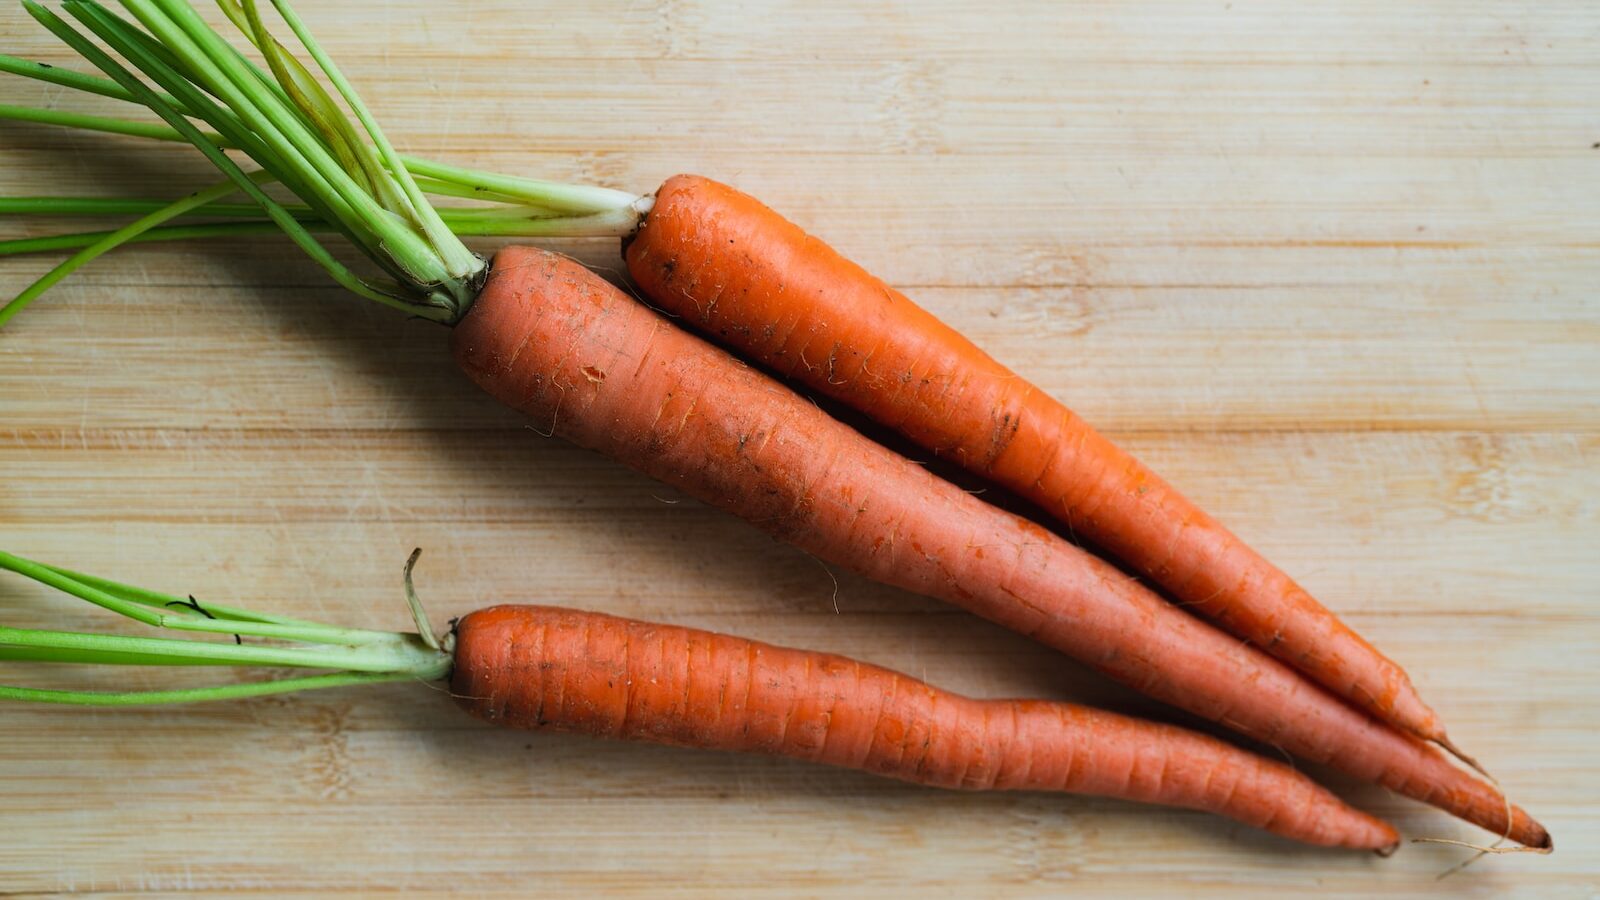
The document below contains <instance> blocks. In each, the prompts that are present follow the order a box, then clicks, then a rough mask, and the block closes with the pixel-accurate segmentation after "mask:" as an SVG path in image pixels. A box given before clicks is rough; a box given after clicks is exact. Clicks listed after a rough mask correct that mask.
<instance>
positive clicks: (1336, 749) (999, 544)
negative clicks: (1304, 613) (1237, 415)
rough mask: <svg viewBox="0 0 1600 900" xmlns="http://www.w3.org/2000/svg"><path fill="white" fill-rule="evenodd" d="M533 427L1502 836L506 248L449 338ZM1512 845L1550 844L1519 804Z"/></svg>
mask: <svg viewBox="0 0 1600 900" xmlns="http://www.w3.org/2000/svg"><path fill="white" fill-rule="evenodd" d="M451 348H452V352H453V354H454V356H455V359H456V361H457V363H458V364H459V365H460V366H461V368H462V369H463V370H464V371H465V372H466V373H467V374H468V375H469V376H470V377H471V378H472V379H473V380H474V381H476V382H477V383H478V384H479V385H480V386H482V387H483V388H484V389H485V390H487V391H488V392H489V393H491V394H493V395H494V396H495V397H497V398H499V399H500V400H502V401H503V402H505V403H506V404H508V405H510V406H512V407H515V408H516V409H519V410H521V411H523V412H524V413H527V414H528V415H529V416H530V417H531V418H532V420H533V421H534V422H535V423H536V425H537V427H538V428H539V429H540V430H541V431H542V432H548V433H550V434H555V435H560V436H561V437H564V438H566V439H568V440H570V441H572V442H574V443H576V444H578V445H580V446H583V447H588V448H590V449H594V450H598V451H600V452H601V453H604V454H606V455H607V456H610V457H612V458H614V459H616V460H618V461H620V462H622V463H624V464H626V465H628V466H631V467H633V468H634V469H637V470H639V471H641V472H644V473H646V474H648V475H650V476H652V477H654V478H657V479H659V480H661V481H664V482H666V483H668V484H671V485H674V486H676V487H677V488H679V489H680V490H682V491H684V492H685V493H687V494H690V495H691V496H694V497H697V498H699V499H700V500H702V501H704V502H706V503H709V504H711V505H712V506H716V507H718V508H720V509H723V510H726V511H728V512H731V513H733V514H735V515H737V516H739V517H741V518H743V519H745V520H746V521H748V522H750V523H752V524H754V525H755V526H756V527H758V528H761V529H762V530H764V531H766V532H768V533H770V534H772V535H774V536H776V537H779V538H782V539H783V540H786V541H789V542H790V543H792V544H794V545H795V546H797V547H799V548H801V549H802V550H805V551H806V552H808V553H810V554H812V555H814V556H816V557H818V558H819V559H822V560H825V561H827V562H830V563H833V564H836V565H839V566H842V567H844V568H847V569H850V570H852V571H855V572H858V573H860V574H862V575H865V576H866V577H868V578H872V579H875V580H877V581H880V582H883V583H885V584H889V585H893V586H896V587H900V588H904V589H906V590H910V591H915V592H918V593H922V594H926V595H928V596H932V597H936V598H939V599H941V600H945V601H947V602H950V603H953V604H956V605H958V606H961V607H963V608H965V609H968V610H970V611H972V612H974V613H976V614H978V615H980V616H983V617H985V618H987V619H990V620H992V621H995V622H997V623H999V624H1001V625H1003V626H1005V627H1007V628H1010V629H1012V630H1014V631H1017V632H1020V633H1022V634H1025V635H1028V636H1030V637H1032V638H1034V639H1036V640H1039V641H1041V642H1043V643H1045V644H1047V645H1049V646H1051V647H1054V648H1056V649H1058V650H1061V651H1063V652H1065V653H1067V654H1069V655H1071V656H1073V657H1075V658H1077V659H1080V660H1082V661H1084V662H1085V663H1087V664H1088V665H1090V666H1093V667H1094V668H1096V669H1098V670H1100V671H1102V672H1104V673H1106V674H1107V675H1109V676H1111V677H1113V678H1115V679H1117V680H1119V681H1122V682H1123V683H1125V684H1128V685H1131V686H1132V687H1134V688H1135V689H1138V690H1140V691H1143V692H1145V693H1147V694H1150V695H1151V696H1153V697H1156V698H1158V699H1161V700H1163V701H1165V702H1168V703H1171V704H1173V705H1175V706H1178V707H1181V708H1183V709H1186V710H1189V711H1190V712H1193V713H1195V714H1197V715H1201V716H1204V717H1206V718H1208V719H1211V720H1213V721H1217V722H1221V723H1223V724H1226V725H1228V726H1229V727H1232V728H1235V729H1237V730H1239V731H1241V732H1243V733H1245V734H1248V735H1251V736H1252V737H1255V738H1258V739H1260V740H1263V741H1267V742H1270V743H1273V744H1276V745H1278V746H1280V747H1282V748H1284V749H1286V750H1288V751H1289V752H1291V753H1294V754H1296V755H1298V756H1301V757H1304V758H1306V759H1311V760H1314V761H1316V762H1323V763H1328V764H1330V765H1333V766H1335V767H1337V768H1339V769H1341V770H1343V771H1345V772H1348V773H1349V774H1351V775H1354V776H1356V777H1358V778H1362V779H1364V780H1368V781H1375V782H1378V783H1380V784H1383V785H1386V786H1388V787H1389V788H1391V789H1393V790H1395V791H1398V792H1400V793H1404V794H1407V795H1409V796H1412V797H1415V798H1417V799H1419V800H1422V801H1423V802H1427V803H1433V804H1435V805H1437V806H1439V807H1440V808H1442V809H1446V810H1448V811H1450V812H1452V813H1454V814H1456V815H1458V816H1460V817H1462V818H1464V819H1467V820H1468V821H1471V822H1474V823H1476V824H1478V825H1480V826H1482V827H1484V828H1487V829H1489V830H1490V831H1494V832H1497V833H1499V832H1503V831H1505V827H1504V826H1505V825H1506V818H1505V817H1506V811H1507V809H1508V808H1510V807H1508V806H1507V804H1506V802H1505V799H1504V797H1502V796H1501V794H1500V793H1499V791H1498V790H1496V789H1495V788H1494V787H1492V786H1490V785H1489V784H1487V783H1485V782H1483V781H1481V780H1479V779H1477V778H1475V777H1473V776H1472V775H1471V774H1469V773H1467V772H1465V771H1463V770H1461V769H1459V768H1457V767H1456V766H1454V765H1452V764H1451V762H1450V761H1449V760H1448V759H1447V758H1445V757H1444V756H1443V755H1442V754H1440V753H1439V752H1438V751H1436V750H1434V749H1433V748H1431V747H1430V746H1429V745H1427V744H1425V743H1423V742H1421V741H1419V740H1417V739H1414V738H1411V737H1408V736H1405V735H1402V734H1401V733H1399V732H1397V731H1394V730H1392V729H1389V728H1386V727H1384V726H1383V725H1381V724H1380V723H1378V722H1377V721H1375V720H1373V719H1371V718H1369V717H1368V716H1366V715H1363V714H1362V713H1360V712H1358V711H1357V710H1355V709H1353V708H1351V707H1350V706H1348V705H1346V704H1344V703H1342V702H1340V701H1339V700H1338V699H1336V698H1335V697H1333V696H1332V695H1331V694H1328V693H1327V692H1325V691H1323V690H1321V689H1319V688H1317V687H1315V686H1313V685H1312V684H1310V683H1309V682H1307V681H1306V680H1305V679H1303V678H1302V677H1301V676H1300V675H1299V674H1298V673H1296V672H1295V671H1294V670H1292V669H1290V668H1288V667H1287V666H1285V665H1283V664H1282V663H1280V662H1278V661H1277V660H1275V659H1273V658H1272V657H1270V656H1267V655H1266V654H1264V653H1262V652H1261V651H1260V650H1258V649H1256V648H1253V647H1250V646H1248V645H1245V644H1241V643H1240V642H1239V641H1237V640H1235V639H1233V638H1231V637H1229V636H1227V635H1225V634H1223V633H1222V632H1221V631H1219V630H1217V629H1216V628H1214V627H1212V626H1211V625H1208V624H1206V623H1204V622H1202V621H1200V620H1199V619H1196V618H1194V617H1192V616H1190V615H1188V614H1186V613H1184V612H1183V611H1182V610H1180V609H1178V608H1177V607H1174V606H1172V605H1171V604H1169V603H1166V602H1165V601H1163V600H1162V599H1161V598H1159V597H1157V596H1156V595H1155V594H1153V593H1151V592H1150V591H1149V590H1148V589H1146V588H1144V587H1143V586H1141V585H1140V584H1138V583H1137V582H1136V581H1133V580H1131V579H1128V578H1127V577H1125V576H1123V575H1122V574H1121V573H1120V572H1118V571H1117V570H1116V569H1115V568H1113V567H1112V566H1110V565H1109V564H1107V563H1105V562H1103V561H1101V560H1099V559H1097V558H1095V557H1094V556H1092V555H1090V554H1088V553H1086V552H1085V551H1083V550H1082V549H1080V548H1078V547H1076V546H1074V545H1072V544H1070V543H1068V542H1067V541H1065V540H1063V539H1062V538H1060V537H1057V536H1056V535H1054V534H1052V533H1050V532H1048V531H1046V530H1045V529H1043V528H1041V527H1039V526H1038V525H1036V524H1034V523H1032V522H1029V521H1027V520H1026V519H1022V518H1020V517H1018V516H1015V515H1012V514H1010V513H1006V512H1003V511H1001V510H999V509H997V508H996V507H994V506H991V505H989V504H987V503H984V502H983V501H982V500H980V499H978V498H976V497H973V496H972V495H970V494H968V493H966V492H965V491H962V490H961V489H959V488H957V487H956V486H955V485H952V484H951V483H949V482H947V481H943V480H941V479H939V478H937V477H935V476H934V475H932V474H930V473H929V472H927V471H926V470H925V469H923V468H922V467H920V466H917V465H915V464H914V463H911V462H910V461H908V460H906V459H905V458H903V457H901V456H898V455H896V454H894V453H892V452H890V451H889V450H887V449H885V448H883V447H882V446H880V445H878V444H875V443H873V442H871V441H869V440H867V439H866V438H864V437H862V436H861V435H860V434H859V433H857V432H856V431H854V430H853V429H851V428H849V427H848V426H846V425H844V424H842V423H840V422H839V421H837V420H835V419H833V418H832V417H830V416H828V415H827V414H826V413H824V412H823V411H822V410H821V409H819V408H818V407H817V406H816V405H815V404H812V403H810V402H808V401H807V400H805V399H804V398H802V397H800V396H799V395H798V394H796V393H794V392H793V391H791V390H789V389H788V388H786V387H784V386H783V385H781V384H779V383H778V382H777V381H775V380H773V379H772V378H771V377H769V376H767V375H764V374H762V373H761V372H759V371H757V370H755V369H752V368H748V367H745V366H743V365H741V364H739V363H738V362H737V361H736V360H734V359H732V358H731V357H729V356H728V355H727V354H726V353H724V352H722V351H720V350H718V349H716V348H714V347H712V346H711V345H709V344H707V343H706V342H704V341H702V340H700V339H699V338H696V337H694V336H692V335H690V334H688V333H686V332H683V331H680V330H679V329H677V328H675V327H673V326H672V325H670V324H669V323H667V322H666V321H665V320H664V319H662V318H661V317H660V316H658V315H656V314H654V313H652V312H651V311H650V310H648V309H646V308H644V307H643V306H640V305H639V304H638V303H635V302H634V301H633V300H632V299H631V298H629V297H628V296H626V295H625V294H623V293H622V292H621V291H620V290H618V289H617V288H615V287H613V286H612V285H610V284H608V283H607V282H605V281H604V280H602V279H600V278H599V277H598V276H596V275H594V274H593V273H592V272H590V271H588V270H587V269H585V268H584V267H583V266H582V265H580V264H578V263H577V262H574V261H572V260H570V259H567V258H565V257H562V256H558V255H556V254H552V253H547V252H545V251H542V250H536V249H532V248H527V247H508V248H506V249H504V250H502V251H501V252H500V253H499V254H498V255H497V256H496V257H495V259H494V263H493V265H492V267H491V269H490V275H489V280H488V282H487V284H485V286H484V288H483V291H482V292H481V293H480V294H479V296H478V299H477V301H476V303H474V305H473V307H472V309H471V310H470V311H469V312H468V313H467V315H466V316H465V318H463V319H462V321H461V322H460V323H459V324H458V325H457V326H456V328H455V330H454V331H453V332H452V334H451ZM1513 815H1514V818H1513V822H1512V823H1511V824H1512V827H1511V832H1512V834H1513V836H1515V837H1516V838H1517V839H1518V840H1519V841H1521V842H1523V843H1526V844H1529V845H1533V846H1540V845H1543V844H1544V843H1546V842H1548V840H1549V838H1548V835H1547V834H1546V833H1545V831H1544V829H1543V828H1542V827H1540V826H1539V825H1538V823H1537V822H1534V821H1533V820H1532V819H1531V818H1529V817H1528V816H1527V815H1526V814H1525V813H1523V812H1522V811H1521V810H1514V814H1513Z"/></svg>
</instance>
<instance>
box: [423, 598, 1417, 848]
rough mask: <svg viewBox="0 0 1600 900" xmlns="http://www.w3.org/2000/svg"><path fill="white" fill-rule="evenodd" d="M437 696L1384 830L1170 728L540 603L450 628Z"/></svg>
mask: <svg viewBox="0 0 1600 900" xmlns="http://www.w3.org/2000/svg"><path fill="white" fill-rule="evenodd" d="M451 693H452V694H453V695H454V696H455V697H456V698H457V701H458V702H459V703H460V704H461V705H462V706H464V707H465V708H466V709H468V710H469V711H471V712H472V713H473V714H474V715H477V716H479V717H480V718H483V719H485V720H487V721H490V722H495V723H498V724H504V725H509V726H512V727H518V728H536V729H544V730H550V731H565V732H576V733H580V734H587V735H593V736H596V737H607V738H621V739H625V740H640V741H649V742H653V743H658V744H671V745H675V746H682V747H695V748H700V749H709V750H727V751H737V752H754V753H766V754H773V755H778V756H787V757H792V758H795V759H801V760H807V761H810V762H816V763H823V764H826V765H833V766H841V767H844V768H849V769H860V770H863V771H867V772H873V773H876V774H879V775H885V776H888V777H891V778H898V779H900V780H903V781H909V782H914V783H917V784H923V785H928V786H931V787H941V788H952V789H964V790H1028V791H1063V792H1068V793H1075V794H1094V795H1100V796H1108V797H1118V798H1122V799H1126V800H1136V801H1140V802H1145V803H1159V804H1163V805H1168V806H1179V807H1185V808H1189V809H1199V810H1205V811H1207V812H1212V813H1216V814H1218V815H1222V816H1227V817H1229V818H1232V819H1236V820H1238V821H1241V822H1244V823H1246V824H1248V825H1252V826H1254V827H1257V828H1264V829H1266V830H1268V831H1271V832H1274V833H1276V834H1279V835H1282V836H1284V837H1287V838H1290V839H1293V840H1297V841H1303V842H1306V843H1310V844H1318V845H1322V846H1338V847H1351V848H1357V849H1370V850H1387V849H1389V848H1392V847H1393V846H1394V845H1395V844H1396V843H1398V840H1399V838H1398V835H1396V834H1395V832H1394V829H1392V828H1390V827H1389V826H1388V825H1387V824H1385V823H1384V822H1382V821H1380V820H1378V819H1375V818H1373V817H1372V816H1370V815H1367V814H1366V813H1363V812H1360V811H1359V810H1356V809H1352V808H1351V807H1349V806H1347V805H1345V804H1344V803H1342V802H1341V801H1340V800H1339V799H1338V798H1336V797H1335V796H1334V795H1333V794H1331V793H1329V792H1328V791H1327V790H1325V789H1324V788H1322V787H1320V786H1318V785H1317V784H1316V783H1314V782H1313V781H1311V779H1309V778H1307V777H1305V776H1304V775H1301V774H1299V773H1298V772H1295V771H1294V770H1293V769H1291V768H1289V767H1288V766H1286V765H1284V764H1282V763H1279V762H1275V761H1271V760H1266V759H1262V758H1261V757H1258V756H1255V755H1253V754H1251V753H1247V752H1245V751H1243V750H1240V749H1239V748H1237V747H1233V746H1232V745H1229V744H1226V743H1223V742H1222V741H1219V740H1216V739H1215V738H1211V737H1207V736H1204V735H1200V734H1196V733H1193V732H1190V731H1186V730H1184V729H1181V728H1177V727H1175V726H1171V725H1161V724H1156V723H1151V722H1144V721H1140V720H1137V719H1130V718H1126V717H1123V716H1118V715H1115V714H1112V713H1107V712H1102V711H1099V710H1095V709H1089V708H1086V707H1081V706H1073V705H1069V704H1064V703H1047V702H1043V701H1032V700H973V699H970V698H967V697H962V696H959V695H956V694H951V693H948V692H945V691H941V690H938V689H937V688H933V687H930V686H928V685H926V684H924V683H922V682H919V681H916V680H915V679H912V678H910V677H908V676H905V675H901V674H899V673H897V672H892V671H890V670H888V669H883V668H879V667H877V666H873V665H868V664H865V663H860V662H856V661H854V660H850V659H846V658H844V657H840V656H834V655H831V654H826V653H815V652H810V651H805V650H794V649H789V648H784V647H774V646H771V645H768V644H762V643H758V642H755V641H749V640H745V639H742V638H737V637H730V636H727V635H722V634H714V633H711V632H707V631H698V630H695V629H690V628H681V627H677V626H671V625H656V624H651V623H648V622H639V621H635V620H630V619H621V618H617V617H615V616H608V615H603V614H600V613H590V612H582V611H578V610H572V609H562V608H559V607H550V606H498V607H494V608H491V609H486V610H480V611H478V612H474V613H472V614H470V615H468V616H466V617H465V618H463V619H462V620H461V621H460V622H459V623H457V635H456V650H455V669H454V672H453V674H452V676H451Z"/></svg>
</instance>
